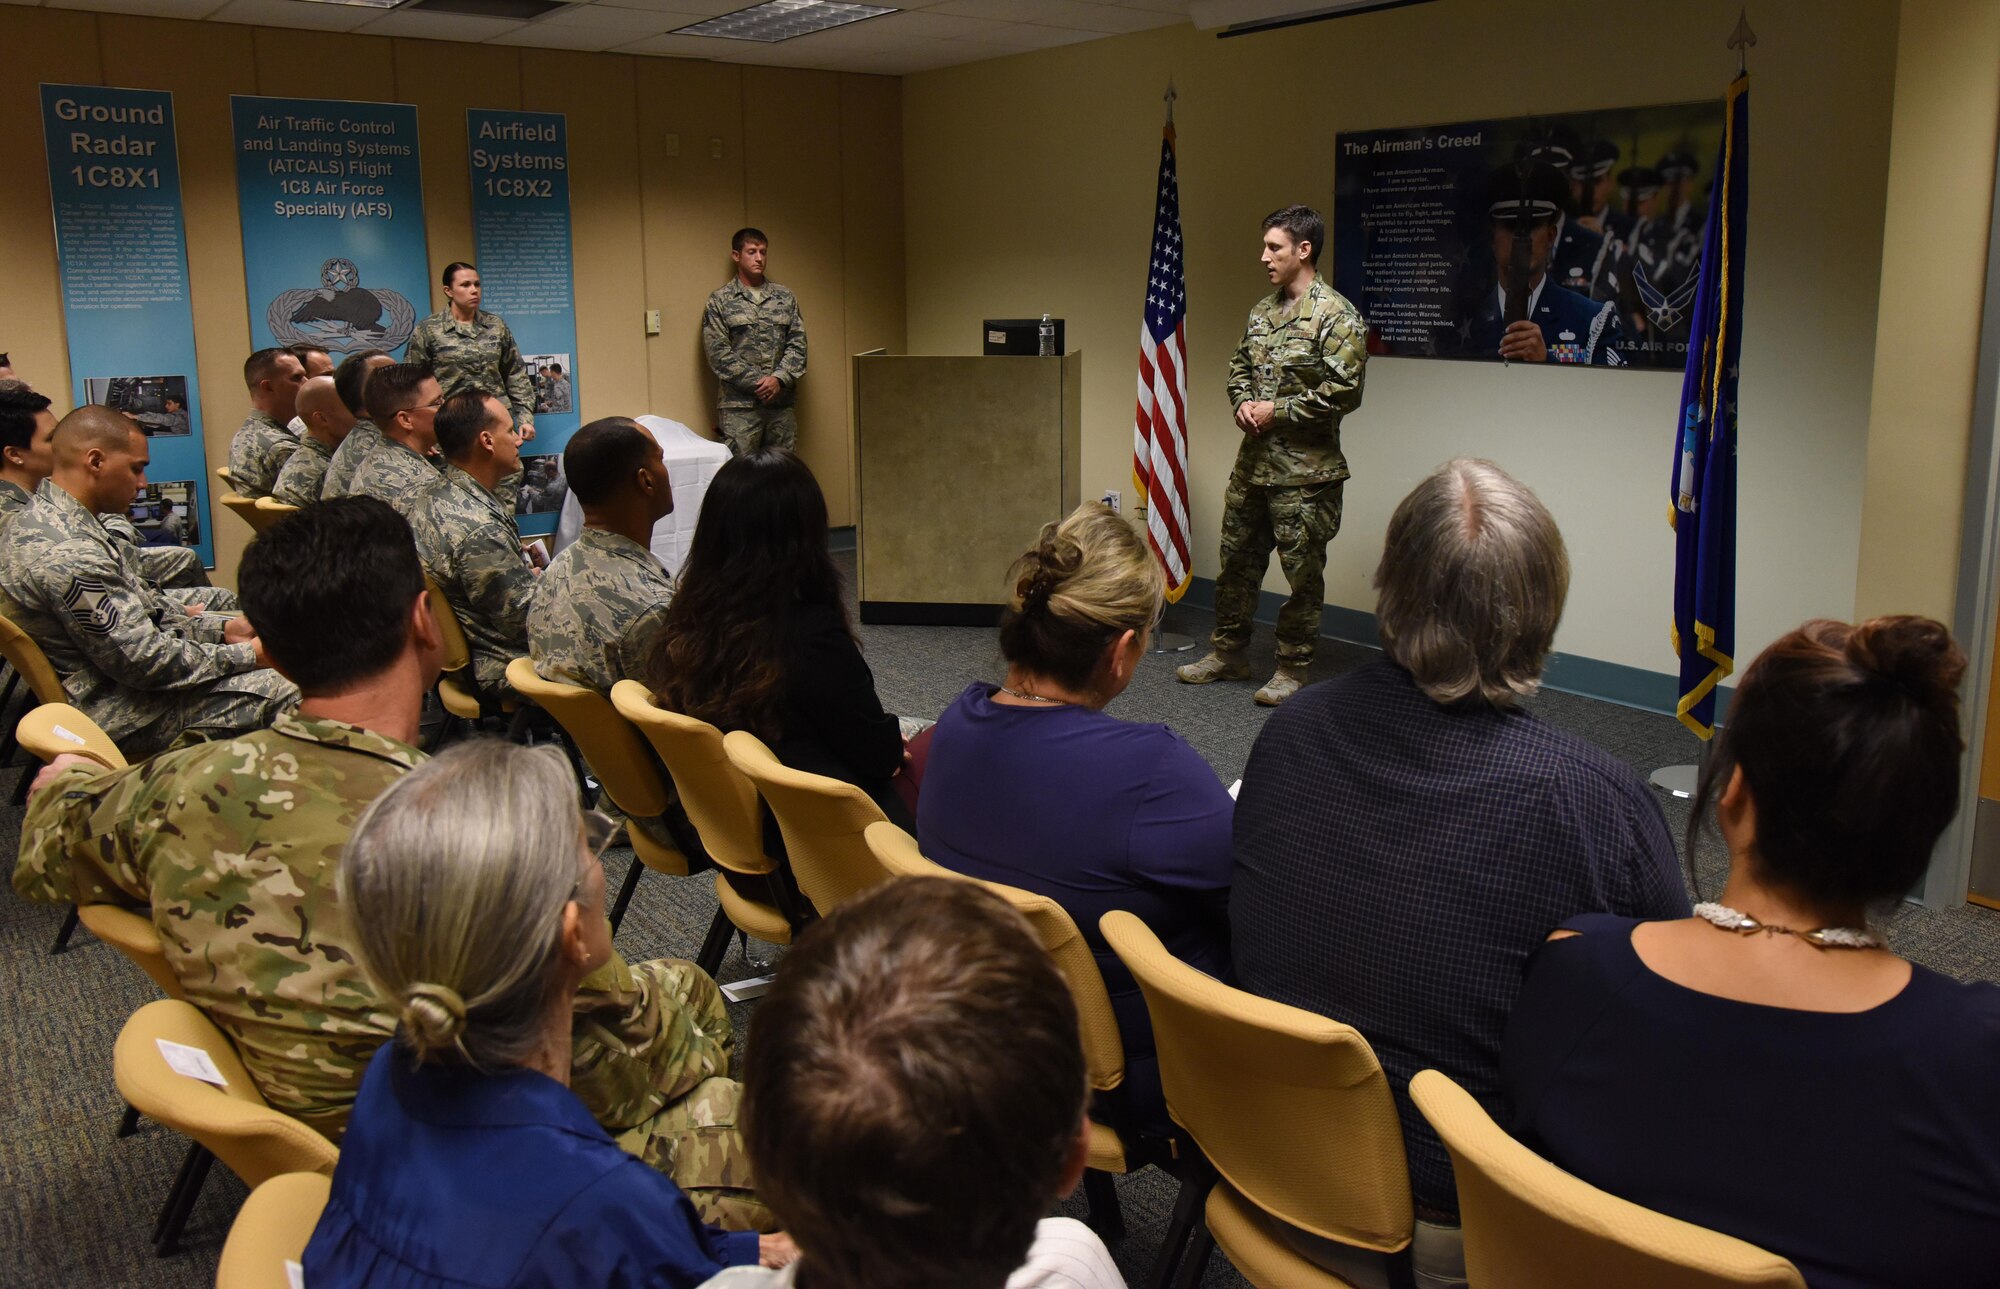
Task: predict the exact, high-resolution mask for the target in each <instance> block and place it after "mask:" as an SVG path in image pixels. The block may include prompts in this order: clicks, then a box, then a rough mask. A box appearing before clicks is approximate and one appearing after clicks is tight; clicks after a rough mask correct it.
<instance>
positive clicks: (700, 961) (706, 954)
mask: <svg viewBox="0 0 2000 1289" xmlns="http://www.w3.org/2000/svg"><path fill="white" fill-rule="evenodd" d="M735 929H736V928H735V927H733V926H731V925H730V922H729V914H727V913H726V912H724V911H723V910H721V909H717V910H716V911H715V921H713V922H710V923H709V924H708V935H707V936H706V937H705V938H704V939H703V940H702V942H701V953H700V954H699V955H697V956H696V958H695V960H694V965H695V966H697V967H700V968H701V969H702V970H703V971H705V972H707V973H708V976H709V979H711V980H713V979H714V978H715V973H716V972H718V971H720V970H722V955H723V954H725V953H728V952H729V933H730V932H731V931H733V930H735Z"/></svg>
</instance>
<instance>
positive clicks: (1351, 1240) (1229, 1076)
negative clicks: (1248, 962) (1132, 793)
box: [1098, 911, 1553, 1289]
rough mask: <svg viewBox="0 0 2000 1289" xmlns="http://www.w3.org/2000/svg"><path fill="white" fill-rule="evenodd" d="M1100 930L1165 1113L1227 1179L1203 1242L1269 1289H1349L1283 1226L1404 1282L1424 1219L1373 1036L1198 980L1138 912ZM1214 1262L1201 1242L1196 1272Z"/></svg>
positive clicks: (1190, 1212) (1172, 1235)
mask: <svg viewBox="0 0 2000 1289" xmlns="http://www.w3.org/2000/svg"><path fill="white" fill-rule="evenodd" d="M1098 926H1099V928H1100V929H1101V930H1102V931H1103V932H1104V938H1105V940H1107V941H1108V942H1109V943H1110V945H1111V948H1112V951H1113V952H1115V953H1116V954H1117V955H1118V959H1119V961H1121V962H1123V963H1124V964H1125V966H1126V968H1127V969H1128V970H1130V971H1131V973H1132V976H1133V978H1134V979H1135V980H1137V981H1138V982H1139V989H1140V992H1141V993H1143V994H1144V995H1145V996H1146V1011H1147V1013H1148V1014H1149V1015H1150V1016H1151V1017H1152V1021H1153V1044H1154V1050H1155V1051H1156V1052H1157V1053H1158V1054H1159V1060H1160V1083H1161V1086H1162V1088H1163V1089H1164V1090H1165V1092H1166V1098H1167V1113H1168V1114H1169V1115H1170V1116H1172V1118H1173V1121H1174V1122H1175V1123H1177V1124H1179V1125H1180V1126H1181V1127H1183V1128H1185V1129H1186V1130H1187V1133H1188V1136H1189V1137H1191V1138H1192V1139H1193V1141H1194V1144H1195V1145H1196V1146H1198V1147H1199V1148H1200V1150H1201V1153H1202V1155H1203V1156H1205V1157H1206V1159H1207V1160H1208V1162H1209V1164H1211V1165H1212V1166H1213V1168H1214V1170H1215V1172H1216V1173H1217V1174H1219V1175H1220V1180H1219V1181H1217V1182H1216V1183H1215V1185H1214V1188H1213V1189H1212V1190H1210V1191H1209V1193H1208V1199H1207V1204H1206V1218H1207V1233H1208V1235H1209V1236H1212V1237H1213V1239H1214V1242H1215V1243H1217V1244H1220V1245H1221V1246H1222V1249H1223V1252H1224V1253H1226V1254H1228V1255H1229V1260H1230V1262H1232V1263H1234V1264H1235V1266H1236V1269H1237V1270H1238V1271H1241V1272H1242V1273H1243V1275H1244V1277H1245V1278H1246V1279H1248V1280H1249V1281H1250V1283H1252V1284H1254V1285H1258V1286H1261V1287H1262V1289H1295V1287H1296V1289H1305V1287H1307V1286H1315V1285H1327V1286H1332V1285H1343V1284H1346V1283H1348V1282H1347V1281H1345V1280H1343V1279H1341V1278H1340V1277H1339V1276H1337V1275H1335V1274H1333V1273H1332V1272H1330V1271H1327V1270H1324V1269H1322V1268H1321V1267H1320V1266H1319V1265H1318V1264H1316V1263H1314V1262H1312V1261H1310V1260H1309V1259H1307V1258H1305V1257H1303V1256H1301V1255H1300V1254H1299V1253H1297V1252H1295V1251H1294V1250H1293V1246H1292V1245H1291V1243H1290V1242H1288V1241H1287V1240H1286V1239H1285V1237H1284V1235H1283V1234H1281V1231H1280V1224H1285V1225H1289V1226H1292V1227H1294V1228H1297V1229H1299V1230H1302V1231H1305V1232H1307V1233H1309V1234H1310V1235H1313V1236H1316V1237H1318V1238H1319V1239H1322V1240H1327V1241H1332V1242H1334V1243H1337V1244H1340V1245H1345V1246H1348V1247H1349V1248H1350V1249H1352V1250H1354V1251H1355V1254H1354V1256H1355V1257H1356V1258H1357V1260H1359V1259H1366V1258H1369V1257H1370V1256H1371V1255H1378V1254H1379V1255H1383V1257H1384V1258H1385V1259H1386V1260H1387V1261H1386V1264H1385V1266H1384V1278H1386V1279H1389V1280H1390V1281H1391V1283H1394V1282H1396V1281H1399V1280H1404V1279H1406V1277H1407V1275H1408V1254H1407V1252H1406V1251H1407V1250H1408V1248H1409V1246H1410V1237H1411V1234H1412V1231H1413V1230H1414V1214H1413V1212H1412V1210H1411V1205H1410V1175H1409V1166H1408V1164H1407V1162H1406V1161H1405V1159H1404V1157H1403V1129H1402V1125H1401V1123H1400V1121H1399V1120H1398V1119H1397V1116H1396V1103H1395V1101H1394V1099H1393V1098H1392V1097H1391V1096H1390V1093H1389V1081H1388V1079H1387V1078H1386V1077H1385V1076H1384V1075H1383V1073H1382V1067H1381V1065H1380V1063H1378V1062H1377V1061H1376V1059H1375V1052H1374V1049H1372V1048H1370V1047H1369V1046H1368V1042H1367V1040H1366V1039H1364V1038H1362V1037H1361V1035H1360V1034H1359V1033H1358V1032H1356V1031H1355V1030H1354V1029H1352V1028H1351V1027H1349V1026H1346V1025H1342V1024H1340V1023H1339V1022H1337V1021H1332V1020H1328V1019H1327V1018H1326V1017H1324V1016H1320V1015H1317V1014H1315V1013H1313V1012H1308V1011H1301V1010H1299V1009H1298V1008H1296V1007H1287V1006H1285V1005H1284V1004H1282V1003H1275V1002H1272V1001H1271V1000H1269V999H1267V998H1259V997H1257V996H1255V995H1254V994H1247V993H1245V992H1243V991H1242V990H1240V989H1233V988H1231V987H1230V986H1228V985H1225V984H1223V983H1222V982H1221V981H1219V980H1216V979H1215V978H1214V977H1212V976H1209V975H1207V974H1205V973H1203V972H1200V971H1197V970H1195V969H1194V968H1193V967H1190V966H1188V965H1187V964H1186V963H1184V962H1182V961H1180V960H1179V959H1178V958H1176V957H1174V956H1173V955H1172V954H1171V953H1169V952H1167V949H1166V946H1164V945H1162V944H1161V943H1160V940H1159V937H1158V936H1156V935H1154V934H1153V932H1152V931H1151V930H1150V929H1149V928H1148V927H1147V926H1146V924H1145V923H1144V922H1142V921H1140V920H1139V919H1138V918H1136V917H1134V916H1133V915H1132V914H1130V913H1126V912H1122V911H1120V912H1112V913H1107V914H1105V915H1104V917H1103V918H1102V919H1101V920H1100V921H1099V923H1098ZM1199 1197H1200V1187H1199V1185H1191V1184H1187V1182H1186V1181H1185V1180H1184V1183H1183V1188H1182V1192H1181V1199H1180V1202H1179V1203H1177V1204H1176V1205H1175V1209H1174V1221H1173V1222H1171V1223H1170V1224H1169V1229H1168V1235H1167V1243H1166V1246H1165V1247H1164V1248H1163V1249H1162V1250H1161V1256H1162V1259H1163V1260H1164V1262H1166V1263H1167V1264H1171V1263H1172V1261H1173V1260H1175V1259H1177V1258H1178V1257H1179V1255H1180V1245H1181V1242H1183V1241H1184V1240H1185V1239H1186V1236H1187V1233H1188V1228H1189V1227H1190V1226H1191V1225H1192V1224H1193V1217H1194V1204H1195V1203H1196V1202H1199ZM1207 1255H1208V1240H1207V1239H1206V1238H1202V1239H1201V1240H1200V1242H1199V1244H1198V1246H1197V1249H1196V1251H1195V1254H1194V1256H1195V1257H1196V1259H1197V1266H1196V1267H1195V1268H1192V1269H1191V1270H1192V1273H1193V1274H1194V1275H1196V1276H1198V1275H1199V1274H1200V1268H1199V1265H1198V1264H1199V1262H1200V1261H1204V1260H1206V1258H1207ZM1475 1283H1476V1282H1475ZM1552 1283H1553V1282H1552Z"/></svg>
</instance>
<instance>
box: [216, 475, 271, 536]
mask: <svg viewBox="0 0 2000 1289" xmlns="http://www.w3.org/2000/svg"><path fill="white" fill-rule="evenodd" d="M215 477H216V478H218V479H220V480H222V491H221V492H220V493H219V494H217V495H216V498H215V500H216V503H217V504H219V505H220V506H222V508H223V509H225V510H227V511H228V512H229V513H230V514H232V515H235V516H236V517H237V518H238V519H241V520H242V521H243V522H244V523H246V524H248V525H250V531H251V532H252V533H253V534H255V533H261V532H263V531H264V520H263V519H261V518H260V517H259V516H258V514H257V499H256V498H255V497H246V496H244V495H243V494H242V493H240V492H238V491H236V476H235V475H232V474H230V473H229V467H228V466H226V465H225V466H217V467H216V470H215Z"/></svg>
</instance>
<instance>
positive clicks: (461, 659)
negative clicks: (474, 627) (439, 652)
mask: <svg viewBox="0 0 2000 1289" xmlns="http://www.w3.org/2000/svg"><path fill="white" fill-rule="evenodd" d="M424 594H425V595H426V596H428V597H429V599H430V602H431V616H432V617H433V618H436V619H437V625H438V635H439V636H440V637H441V639H442V643H443V644H444V659H443V661H442V662H440V663H439V664H438V665H439V666H441V667H442V668H443V669H444V670H446V671H463V670H465V668H467V667H469V666H471V665H472V646H471V645H469V644H467V643H466V642H465V628H464V627H462V626H460V625H459V624H458V611H457V610H456V609H454V608H452V607H451V601H450V600H447V599H446V598H445V597H444V588H443V587H441V586H439V585H438V584H437V581H436V579H435V578H433V577H432V576H431V575H430V574H429V573H425V574H424Z"/></svg>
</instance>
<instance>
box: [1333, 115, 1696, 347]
mask: <svg viewBox="0 0 2000 1289" xmlns="http://www.w3.org/2000/svg"><path fill="white" fill-rule="evenodd" d="M1721 139H1722V104H1721V102H1720V101H1716V102H1710V103H1677V104H1667V105H1663V106H1656V107H1636V108H1619V109H1614V110H1605V111H1597V112H1573V113H1568V114H1564V115H1558V116H1530V117H1515V118H1511V119H1507V120H1495V121H1468V122H1464V123H1461V124H1458V125H1441V126H1422V127H1412V128H1408V129H1396V130H1365V131H1356V132H1353V133H1345V134H1341V135H1339V136H1338V138H1337V140H1336V142H1337V156H1338V160H1337V162H1336V171H1335V176H1336V181H1335V184H1334V237H1333V244H1334V283H1335V286H1336V287H1337V288H1338V289H1339V290H1340V292H1341V294H1343V295H1345V296H1346V297H1347V298H1348V299H1350V300H1352V301H1353V302H1354V303H1355V305H1357V306H1358V307H1359V308H1360V310H1361V312H1362V315H1363V316H1364V317H1365V318H1366V319H1367V320H1368V352H1369V353H1371V354H1386V355H1392V356H1397V357H1410V358H1460V359H1474V360H1480V361H1487V362H1503V361H1513V362H1537V363H1541V362H1553V363H1571V364H1584V365H1590V366H1599V367H1638V368H1668V369H1672V370H1675V371H1679V370H1680V369H1681V368H1682V367H1683V366H1684V365H1685V364H1686V361H1687V339H1688V325H1689V318H1688V315H1689V313H1690V312H1691V311H1692V309H1693V306H1694V288H1695V279H1696V276H1697V274H1698V271H1699V269H1700V262H1701V242H1702V231H1703V224H1704V222H1705V221H1706V219H1707V212H1708V190H1709V186H1710V184H1711V182H1712V181H1713V179H1714V175H1713V173H1712V172H1713V170H1714V167H1715V157H1716V150H1717V148H1718V147H1719V145H1720V143H1721Z"/></svg>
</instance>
